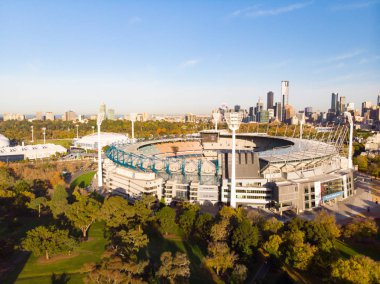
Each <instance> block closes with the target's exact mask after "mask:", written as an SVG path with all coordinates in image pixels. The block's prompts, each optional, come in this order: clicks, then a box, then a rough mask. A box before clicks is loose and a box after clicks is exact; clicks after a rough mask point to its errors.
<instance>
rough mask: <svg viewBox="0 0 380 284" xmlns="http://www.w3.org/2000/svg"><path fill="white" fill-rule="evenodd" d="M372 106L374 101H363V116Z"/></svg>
mask: <svg viewBox="0 0 380 284" xmlns="http://www.w3.org/2000/svg"><path fill="white" fill-rule="evenodd" d="M371 108H372V102H362V116H363V117H364V116H365V115H366V113H367V112H368V111H369V110H370V109H371Z"/></svg>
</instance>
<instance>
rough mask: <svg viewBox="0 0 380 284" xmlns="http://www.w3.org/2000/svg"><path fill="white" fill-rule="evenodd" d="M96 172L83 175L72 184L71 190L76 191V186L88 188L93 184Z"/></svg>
mask: <svg viewBox="0 0 380 284" xmlns="http://www.w3.org/2000/svg"><path fill="white" fill-rule="evenodd" d="M95 173H96V172H95V171H93V172H88V173H84V174H83V175H80V176H79V177H77V178H76V179H74V180H73V181H72V182H71V184H70V189H74V188H75V187H76V186H79V187H81V188H86V187H87V186H89V185H90V184H91V181H92V179H93V178H94V175H95Z"/></svg>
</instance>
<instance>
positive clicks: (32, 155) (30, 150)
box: [0, 144, 67, 162]
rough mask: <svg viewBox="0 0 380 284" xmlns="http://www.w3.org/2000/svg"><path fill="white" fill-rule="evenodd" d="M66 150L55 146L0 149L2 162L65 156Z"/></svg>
mask: <svg viewBox="0 0 380 284" xmlns="http://www.w3.org/2000/svg"><path fill="white" fill-rule="evenodd" d="M66 152H67V150H66V148H65V147H63V146H60V145H55V144H37V145H27V146H15V147H3V148H0V161H4V162H8V161H19V160H25V159H29V160H36V159H44V158H49V157H51V156H53V155H55V154H57V153H59V154H65V153H66Z"/></svg>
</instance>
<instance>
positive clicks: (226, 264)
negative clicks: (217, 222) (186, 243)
mask: <svg viewBox="0 0 380 284" xmlns="http://www.w3.org/2000/svg"><path fill="white" fill-rule="evenodd" d="M237 259H238V257H237V255H236V254H235V253H234V252H231V251H230V248H229V247H228V245H227V243H225V242H214V243H211V244H210V245H209V246H208V256H207V258H206V264H207V265H208V266H210V267H212V268H214V269H215V271H216V274H218V275H221V274H223V273H224V272H225V271H226V270H227V269H229V268H232V267H233V266H234V264H235V263H236V261H237Z"/></svg>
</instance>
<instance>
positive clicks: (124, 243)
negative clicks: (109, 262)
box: [116, 229, 149, 255]
mask: <svg viewBox="0 0 380 284" xmlns="http://www.w3.org/2000/svg"><path fill="white" fill-rule="evenodd" d="M116 237H117V238H119V239H120V243H121V247H122V250H124V251H126V252H127V253H128V254H132V255H134V254H137V253H138V251H139V250H140V249H141V248H144V247H146V246H147V245H148V242H149V239H148V237H147V235H145V234H143V233H142V231H140V230H137V229H132V230H128V231H125V230H121V231H119V232H117V233H116Z"/></svg>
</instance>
